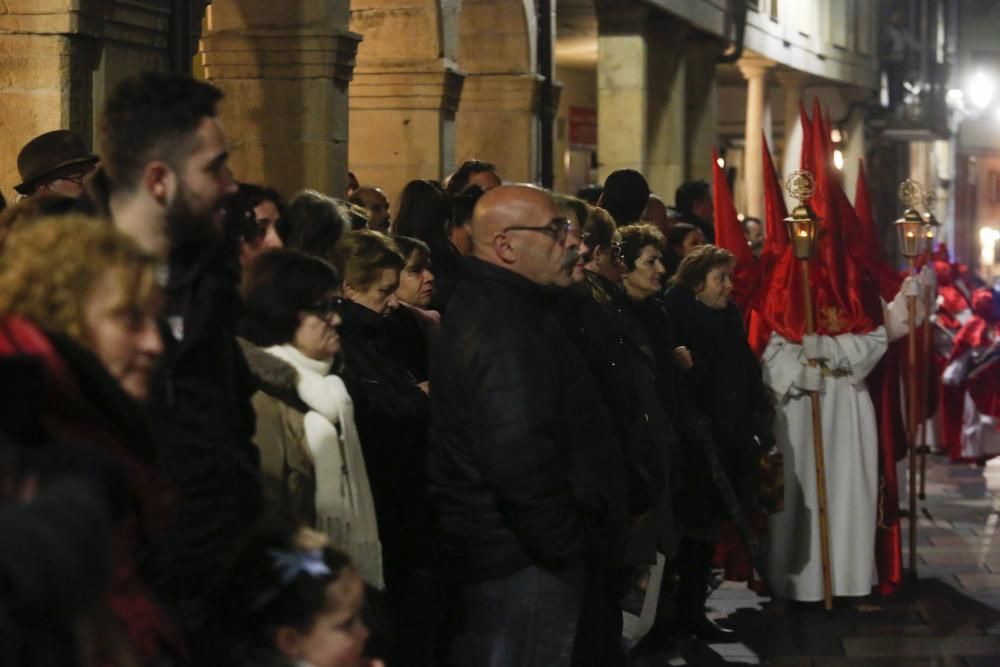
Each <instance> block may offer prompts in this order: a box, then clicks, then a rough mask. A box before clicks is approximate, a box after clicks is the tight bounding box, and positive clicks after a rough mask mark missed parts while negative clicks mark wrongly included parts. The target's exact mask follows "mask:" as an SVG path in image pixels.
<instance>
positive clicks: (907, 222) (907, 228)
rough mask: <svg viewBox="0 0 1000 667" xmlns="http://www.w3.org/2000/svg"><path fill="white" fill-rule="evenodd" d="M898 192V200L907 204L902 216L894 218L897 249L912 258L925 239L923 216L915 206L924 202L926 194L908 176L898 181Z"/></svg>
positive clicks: (918, 184)
mask: <svg viewBox="0 0 1000 667" xmlns="http://www.w3.org/2000/svg"><path fill="white" fill-rule="evenodd" d="M898 194H899V200H900V201H901V202H902V203H904V204H906V206H907V208H906V210H905V211H903V217H901V218H900V219H899V220H896V233H897V234H898V235H899V250H900V252H901V253H902V254H903V257H906V258H907V259H914V258H915V257H916V256H917V255H919V254H920V251H921V247H922V246H923V244H924V240H925V239H926V231H925V229H924V217H923V216H922V215H920V211H918V210H917V208H916V207H917V206H920V205H921V204H923V203H924V199H925V197H926V194H925V192H924V187H923V186H922V185H921V184H920V183H918V182H917V181H914V180H913V179H909V178H908V179H906V180H905V181H903V182H902V183H900V185H899V191H898Z"/></svg>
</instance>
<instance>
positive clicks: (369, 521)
mask: <svg viewBox="0 0 1000 667" xmlns="http://www.w3.org/2000/svg"><path fill="white" fill-rule="evenodd" d="M339 292H340V280H339V279H338V276H337V273H336V271H335V270H334V269H333V267H332V266H330V265H329V264H328V263H326V262H324V261H323V260H321V259H318V258H316V257H310V256H308V255H304V254H302V253H299V252H297V251H294V250H273V251H271V252H268V253H265V254H263V255H261V256H260V257H258V258H257V260H255V261H254V262H253V263H252V264H251V265H250V267H249V275H248V276H247V280H246V282H245V294H244V302H245V306H244V313H243V319H242V320H241V322H240V327H239V332H240V334H241V335H242V336H243V337H244V338H245V341H244V351H245V352H246V353H247V360H248V361H249V362H250V367H251V370H252V371H253V373H254V375H255V377H256V379H257V381H258V387H259V391H258V392H257V393H256V394H255V395H254V397H253V406H254V410H255V411H256V414H257V432H256V435H255V436H254V442H255V444H256V445H257V447H258V448H259V449H260V455H261V456H260V458H261V474H262V476H263V483H264V488H265V493H266V498H267V502H268V503H269V504H270V506H271V508H272V509H273V510H276V511H278V512H279V513H281V514H283V515H285V516H287V517H289V518H290V519H292V520H293V521H295V522H297V523H299V524H301V525H307V526H310V527H315V528H316V529H318V530H320V531H322V532H324V533H326V534H327V535H329V536H330V540H331V542H332V543H333V544H334V545H336V546H337V547H338V548H340V549H343V550H344V551H345V552H347V553H348V554H350V556H351V560H352V561H354V563H356V564H357V566H358V569H359V571H360V572H361V575H362V576H363V577H364V579H365V581H367V582H368V583H369V584H372V585H373V586H376V587H378V588H382V587H383V575H382V555H381V544H380V542H379V538H378V525H377V521H376V514H375V503H374V500H373V497H372V490H371V485H370V484H369V480H368V472H367V469H366V466H365V459H364V454H363V452H362V449H361V441H360V438H359V436H358V429H357V426H356V425H355V419H354V404H353V402H352V400H351V396H350V395H349V394H348V392H347V388H346V386H345V384H344V381H343V380H342V379H341V377H340V376H338V375H336V374H333V373H331V370H332V369H333V366H334V361H335V360H336V358H337V355H338V354H339V353H340V346H341V345H340V336H339V334H338V331H337V329H338V327H339V325H340V315H339V314H338V310H339V309H340V306H341V299H340V298H339V296H338V295H339Z"/></svg>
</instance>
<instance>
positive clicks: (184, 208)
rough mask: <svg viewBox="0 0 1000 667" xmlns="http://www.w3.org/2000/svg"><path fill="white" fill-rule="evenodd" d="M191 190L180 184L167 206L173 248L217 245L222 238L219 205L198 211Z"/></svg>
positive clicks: (168, 226)
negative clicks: (192, 202)
mask: <svg viewBox="0 0 1000 667" xmlns="http://www.w3.org/2000/svg"><path fill="white" fill-rule="evenodd" d="M192 199H193V197H192V196H191V192H190V190H188V189H187V187H185V185H184V184H183V183H179V184H178V190H177V196H176V197H175V198H174V201H173V202H171V203H170V205H169V206H168V207H167V234H168V235H169V237H170V246H171V247H172V248H181V247H192V246H194V247H199V248H203V247H206V246H214V245H217V244H218V243H219V242H220V241H221V240H222V225H221V221H220V220H219V217H220V213H219V211H218V210H216V208H217V207H212V208H210V209H209V210H208V211H205V212H198V211H196V210H195V207H194V206H192V205H191V200H192Z"/></svg>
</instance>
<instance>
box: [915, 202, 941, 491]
mask: <svg viewBox="0 0 1000 667" xmlns="http://www.w3.org/2000/svg"><path fill="white" fill-rule="evenodd" d="M936 202H937V197H935V196H934V193H933V192H928V193H927V194H925V195H924V208H925V209H926V211H927V212H926V213H924V256H925V257H926V259H927V264H928V265H929V264H930V261H931V253H932V252H934V239H936V238H937V235H938V231H939V230H940V227H941V223H940V222H938V219H937V218H936V217H935V216H934V204H935V203H936ZM923 299H924V313H925V316H924V325H923V327H924V330H923V336H921V339H920V340H921V342H922V343H923V354H921V355H920V368H919V369H918V372H919V378H918V380H919V391H918V392H917V401H918V405H919V406H920V413H919V415H918V417H919V418H920V426H919V435H920V437H919V442H920V448H919V450H918V451H919V452H920V490H919V492H918V493H917V497H918V498H919V499H920V500H925V499H926V498H927V453H928V452H929V451H930V446H929V445H928V443H927V440H928V437H927V417H928V415H927V412H926V410H927V396H928V392H929V391H930V389H929V387H930V373H931V367H930V359H931V318H930V313H932V312H934V289H933V288H932V287H930V286H925V287H924V294H923Z"/></svg>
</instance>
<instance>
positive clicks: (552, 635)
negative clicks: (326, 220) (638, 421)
mask: <svg viewBox="0 0 1000 667" xmlns="http://www.w3.org/2000/svg"><path fill="white" fill-rule="evenodd" d="M472 241H473V255H472V256H471V257H468V258H466V259H465V263H464V265H463V267H462V275H461V278H460V280H459V283H458V286H457V287H456V289H455V293H454V295H453V296H452V300H451V301H450V302H449V305H448V312H447V314H446V315H445V318H444V322H443V324H442V330H441V336H440V339H439V344H438V345H437V349H436V353H435V356H434V360H433V363H432V365H431V386H434V387H435V391H434V392H432V394H431V414H432V419H431V421H432V426H431V451H430V457H429V458H430V461H429V494H430V500H431V504H432V506H433V508H434V510H435V512H436V514H437V518H438V525H439V527H440V531H441V534H440V540H441V545H442V551H443V555H444V556H445V558H446V571H447V572H448V573H449V574H450V575H451V577H452V578H453V581H454V584H455V586H456V588H455V590H456V593H457V594H456V599H455V601H454V602H455V605H456V608H455V610H454V611H455V614H454V617H455V618H456V624H455V627H454V635H453V636H452V637H450V639H451V642H450V647H451V653H450V656H449V658H450V662H449V663H448V664H451V665H455V666H456V667H460V666H470V667H471V666H473V665H475V666H476V667H479V666H484V665H497V666H500V665H519V666H524V667H530V666H533V665H538V666H545V667H558V666H561V665H569V664H570V660H571V656H572V652H573V644H574V640H575V638H576V629H577V621H578V619H579V615H580V609H581V604H582V599H583V592H584V587H585V583H586V572H585V563H586V562H587V561H588V560H589V559H590V557H591V555H592V554H593V553H594V551H595V550H596V549H598V548H599V547H601V546H602V545H603V543H605V542H606V541H607V536H608V534H610V533H613V532H615V531H617V530H618V528H619V527H620V526H621V525H623V524H624V523H625V521H626V510H625V489H624V481H623V479H624V473H623V472H622V466H623V463H622V460H621V453H620V450H619V448H618V445H617V442H616V440H615V435H614V431H613V429H612V426H611V423H610V418H609V417H608V415H607V412H606V411H605V409H604V406H603V405H602V403H601V400H600V397H599V394H598V392H597V388H596V386H595V383H594V380H593V378H591V376H590V375H589V373H588V372H587V370H586V367H585V365H584V363H583V361H582V359H581V358H580V356H579V354H578V353H577V352H576V350H575V348H574V346H573V344H572V343H571V342H570V340H569V339H568V337H567V336H566V334H565V332H564V331H563V329H562V327H561V326H560V324H559V322H557V321H556V319H555V317H554V316H553V314H552V306H553V300H554V299H555V298H556V297H557V296H558V294H559V293H561V292H562V291H563V289H564V288H567V287H569V286H570V285H571V284H572V282H573V276H572V274H573V269H574V267H575V266H576V265H577V263H578V258H579V244H580V238H579V232H578V230H575V229H573V228H572V227H571V226H570V224H569V222H568V221H567V220H566V219H565V218H563V217H561V216H560V213H559V209H558V208H557V207H556V206H555V204H554V203H553V202H552V200H551V199H550V198H549V196H548V195H547V194H545V192H543V191H542V190H539V189H537V188H534V187H531V186H524V185H513V186H501V187H498V188H495V189H493V190H490V191H489V192H487V193H486V194H484V195H483V196H482V198H481V199H480V200H479V202H478V203H477V204H476V208H475V211H474V213H473V218H472ZM584 415H585V416H586V419H583V418H582V417H583V416H584Z"/></svg>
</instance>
